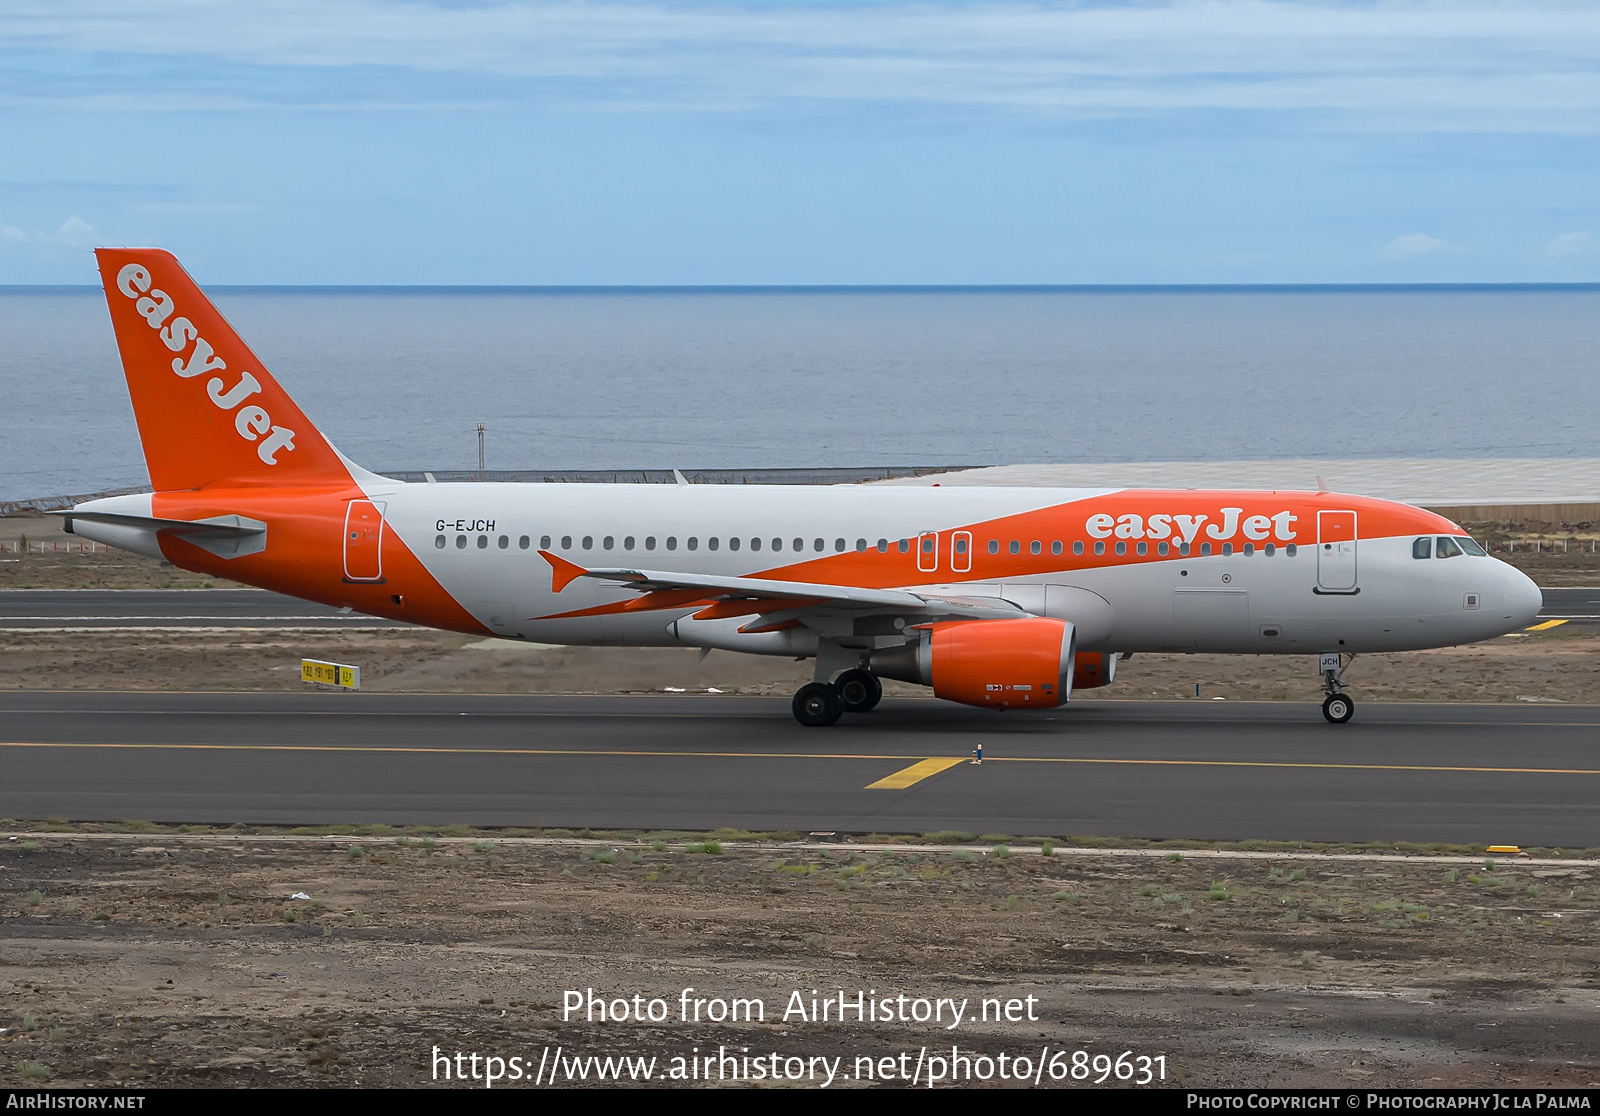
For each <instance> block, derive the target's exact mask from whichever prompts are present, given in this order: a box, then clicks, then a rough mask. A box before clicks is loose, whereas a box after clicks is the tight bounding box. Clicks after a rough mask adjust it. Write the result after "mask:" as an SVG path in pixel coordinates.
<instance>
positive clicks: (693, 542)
mask: <svg viewBox="0 0 1600 1116" xmlns="http://www.w3.org/2000/svg"><path fill="white" fill-rule="evenodd" d="M687 545H688V547H689V549H690V550H699V549H700V540H699V539H697V538H695V537H694V536H693V535H690V536H689V542H688V543H687Z"/></svg>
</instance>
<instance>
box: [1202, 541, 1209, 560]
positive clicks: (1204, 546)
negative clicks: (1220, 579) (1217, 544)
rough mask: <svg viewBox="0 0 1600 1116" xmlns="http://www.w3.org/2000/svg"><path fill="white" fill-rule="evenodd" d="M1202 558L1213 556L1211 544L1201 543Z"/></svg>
mask: <svg viewBox="0 0 1600 1116" xmlns="http://www.w3.org/2000/svg"><path fill="white" fill-rule="evenodd" d="M1200 556H1201V557H1202V558H1209V557H1210V556H1211V544H1210V543H1201V544H1200Z"/></svg>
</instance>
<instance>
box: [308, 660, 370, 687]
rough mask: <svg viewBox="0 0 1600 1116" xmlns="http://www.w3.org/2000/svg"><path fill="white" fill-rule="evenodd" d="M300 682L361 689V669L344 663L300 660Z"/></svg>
mask: <svg viewBox="0 0 1600 1116" xmlns="http://www.w3.org/2000/svg"><path fill="white" fill-rule="evenodd" d="M300 680H301V681H302V682H315V683H317V684H318V685H322V686H338V687H339V688H340V689H344V690H359V689H361V668H360V667H357V666H345V665H344V664H343V663H324V662H321V661H320V660H317V659H301V660H300Z"/></svg>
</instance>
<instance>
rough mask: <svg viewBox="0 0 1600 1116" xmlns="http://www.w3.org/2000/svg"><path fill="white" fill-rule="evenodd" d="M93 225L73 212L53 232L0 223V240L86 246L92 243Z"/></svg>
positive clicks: (71, 246) (14, 242)
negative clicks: (23, 228)
mask: <svg viewBox="0 0 1600 1116" xmlns="http://www.w3.org/2000/svg"><path fill="white" fill-rule="evenodd" d="M94 239H95V234H94V226H93V225H91V224H89V222H87V221H85V220H84V219H83V218H82V217H79V216H78V215H76V214H74V215H72V216H71V217H68V218H67V219H66V220H65V221H63V222H61V225H60V227H59V228H57V229H56V230H55V231H54V232H43V231H36V232H26V231H24V230H22V229H19V228H17V226H15V225H0V242H3V243H11V244H43V245H54V246H57V247H67V248H87V247H90V246H92V245H93V244H94Z"/></svg>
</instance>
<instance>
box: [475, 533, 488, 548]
mask: <svg viewBox="0 0 1600 1116" xmlns="http://www.w3.org/2000/svg"><path fill="white" fill-rule="evenodd" d="M478 549H479V550H488V549H489V536H488V535H479V536H478Z"/></svg>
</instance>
